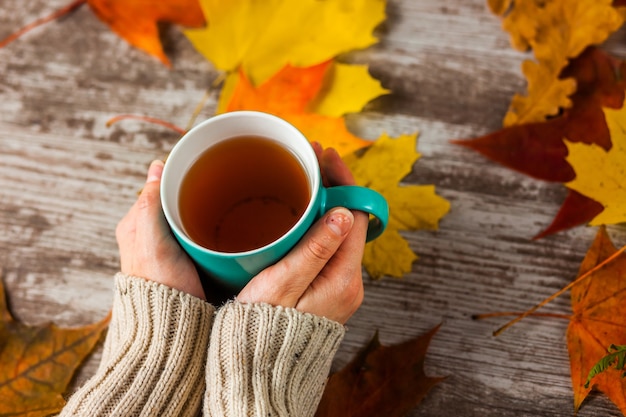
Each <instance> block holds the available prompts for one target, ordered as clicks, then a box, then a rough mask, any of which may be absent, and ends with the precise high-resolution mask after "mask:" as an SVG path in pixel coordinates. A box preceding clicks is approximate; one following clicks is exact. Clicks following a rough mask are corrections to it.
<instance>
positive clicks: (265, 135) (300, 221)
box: [161, 111, 389, 290]
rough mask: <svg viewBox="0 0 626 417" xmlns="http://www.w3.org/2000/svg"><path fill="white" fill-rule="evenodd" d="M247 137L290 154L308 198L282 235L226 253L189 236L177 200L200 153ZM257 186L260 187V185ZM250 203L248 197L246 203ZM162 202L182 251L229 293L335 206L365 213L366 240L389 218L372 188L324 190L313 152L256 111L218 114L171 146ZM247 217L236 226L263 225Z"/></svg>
mask: <svg viewBox="0 0 626 417" xmlns="http://www.w3.org/2000/svg"><path fill="white" fill-rule="evenodd" d="M245 137H254V138H256V139H258V140H261V141H270V142H271V143H272V144H273V145H272V146H276V145H277V146H280V147H281V148H282V149H284V150H286V151H288V152H289V154H290V155H291V156H293V157H294V158H295V159H296V160H297V162H298V165H299V168H300V169H301V170H302V171H303V174H304V175H303V178H304V181H305V184H306V185H308V194H307V196H308V200H305V201H304V203H303V205H302V212H301V213H297V216H296V217H295V218H294V220H293V222H294V224H293V225H291V226H289V228H288V230H287V231H286V232H284V233H282V232H281V235H280V236H278V237H277V238H275V239H273V240H272V241H270V242H268V243H265V244H263V245H262V246H261V247H252V248H245V249H243V250H235V251H232V250H228V251H224V250H221V249H219V247H218V248H216V247H210V245H207V244H205V243H204V242H202V241H200V240H199V239H197V238H196V236H193V233H189V231H190V230H191V229H190V227H189V226H188V225H187V226H186V225H185V220H184V217H185V216H184V215H181V212H182V213H183V214H184V213H185V210H186V207H185V205H190V204H193V203H189V202H188V201H187V200H183V199H181V189H182V188H183V187H184V186H185V185H184V182H185V181H188V180H187V179H186V177H187V176H188V175H190V170H191V169H192V167H193V166H194V164H196V162H197V161H198V160H199V158H200V156H201V155H203V154H206V153H207V151H211V150H212V149H215V151H216V152H217V149H218V147H217V146H218V145H219V146H221V147H222V148H224V145H225V144H226V146H228V145H227V142H228V141H230V143H231V144H234V143H235V142H234V140H235V139H237V138H245ZM257 159H259V158H257ZM214 161H216V164H217V163H219V162H223V161H220V158H217V159H215V160H214ZM226 164H227V165H228V166H230V167H231V168H233V167H235V169H239V168H241V169H240V170H244V168H248V167H247V166H245V165H248V164H249V162H245V161H238V160H236V161H234V162H228V163H226ZM238 164H239V165H241V167H239V166H238ZM260 174H261V173H260V172H259V175H250V178H249V179H248V180H249V181H251V180H252V179H253V178H254V179H255V180H258V178H256V177H262V175H260ZM282 176H283V177H290V176H292V174H290V173H287V174H284V175H282ZM207 177H208V176H207ZM210 177H211V178H218V179H219V182H220V183H221V184H222V186H225V187H227V189H229V190H230V189H236V188H237V187H239V186H240V185H237V184H236V183H234V180H232V178H231V177H232V175H220V173H219V171H218V172H217V173H213V174H212V175H211V176H210ZM261 181H263V180H261ZM231 182H233V183H232V184H231ZM306 185H305V187H306ZM257 188H262V184H261V187H257ZM196 193H197V192H196ZM210 198H212V197H211V196H209V201H211V200H210ZM249 199H250V198H249V197H248V198H247V200H249ZM215 200H216V199H214V200H213V201H215ZM247 200H246V201H247ZM220 201H221V200H220ZM161 204H162V207H163V212H164V214H165V218H166V220H167V222H168V224H169V226H170V228H171V230H172V232H173V234H174V236H175V237H176V239H177V240H178V242H179V243H180V245H181V246H182V248H183V249H184V250H185V252H187V254H189V256H190V257H191V258H192V259H193V261H194V262H195V263H196V265H197V266H198V267H199V268H200V269H201V270H202V271H203V272H204V273H205V274H206V275H207V276H208V277H209V279H211V280H214V281H216V282H217V283H219V284H221V286H223V287H227V288H229V289H233V290H238V289H241V288H243V287H244V286H245V285H246V284H247V283H248V282H249V281H250V279H251V278H252V277H254V276H255V275H256V274H258V273H259V272H261V271H262V270H263V269H265V268H266V267H268V266H270V265H272V264H274V263H276V262H277V261H278V260H280V259H281V258H282V257H284V256H285V255H286V254H287V252H289V250H290V249H291V248H293V247H294V246H295V245H296V244H297V243H298V241H299V240H300V239H301V238H302V236H304V234H305V233H306V232H307V230H308V229H309V228H310V227H311V225H312V224H313V223H314V222H315V221H316V220H317V219H319V218H320V217H321V216H322V215H323V214H324V213H326V212H327V211H329V210H330V209H332V208H333V207H346V208H349V209H353V210H361V211H364V212H367V213H369V214H370V223H369V226H368V231H367V240H368V241H369V240H372V239H375V238H376V237H378V236H379V235H380V234H381V233H382V232H383V231H384V229H385V227H386V226H387V222H388V219H389V207H388V205H387V202H386V201H385V199H384V197H383V196H382V195H380V194H379V193H377V192H376V191H374V190H371V189H369V188H365V187H360V186H355V185H349V186H337V187H328V188H327V187H324V186H323V185H322V179H321V173H320V168H319V164H318V160H317V157H316V156H315V151H314V150H313V148H312V147H311V145H310V144H309V142H308V140H307V139H306V138H305V137H304V136H303V135H302V133H300V131H299V130H298V129H296V128H295V127H294V126H292V125H291V124H289V123H288V122H286V121H285V120H283V119H281V118H278V117H276V116H273V115H270V114H267V113H261V112H254V111H237V112H230V113H225V114H221V115H219V116H215V117H212V118H210V119H207V120H205V121H204V122H202V123H200V124H198V125H197V126H195V127H194V128H192V129H191V130H189V131H188V132H187V133H186V134H185V135H184V136H183V137H182V138H181V139H180V140H179V141H178V143H177V144H176V145H175V146H174V148H173V149H172V151H171V153H170V154H169V156H168V158H167V161H166V163H165V168H164V170H163V176H162V179H161ZM237 204H238V203H235V204H234V205H231V207H234V206H236V205H237ZM209 209H210V207H209ZM208 217H210V216H207V218H208ZM247 217H250V218H246V219H239V221H237V222H236V223H239V227H245V226H243V225H246V224H252V225H254V223H255V222H257V223H258V222H261V223H262V222H264V221H265V220H264V218H263V216H262V215H261V214H258V215H256V213H255V215H254V216H252V215H248V216H247ZM211 227H213V226H211ZM215 227H216V228H220V227H221V226H220V225H217V226H215ZM232 234H236V233H232ZM231 238H232V236H231ZM235 240H236V239H235Z"/></svg>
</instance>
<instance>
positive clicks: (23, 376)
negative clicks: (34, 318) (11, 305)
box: [0, 281, 110, 417]
mask: <svg viewBox="0 0 626 417" xmlns="http://www.w3.org/2000/svg"><path fill="white" fill-rule="evenodd" d="M109 319H110V315H109V316H107V317H106V318H105V319H104V320H102V321H100V322H99V323H95V324H92V325H88V326H84V327H80V328H75V329H60V328H58V327H56V326H54V325H52V324H47V325H44V326H33V327H31V326H26V325H24V324H22V323H19V322H17V321H15V320H14V319H13V317H12V316H11V313H10V312H9V310H8V309H7V305H6V299H5V294H4V286H3V285H2V281H0V398H1V399H2V401H0V415H2V416H9V415H11V416H17V415H23V416H29V417H39V416H41V417H44V416H48V415H50V414H54V413H58V412H59V411H60V410H61V409H62V408H63V406H64V405H65V400H64V399H63V397H62V395H61V394H63V392H65V390H66V389H67V386H68V384H69V382H70V380H71V379H72V376H73V375H74V372H75V370H76V368H78V366H79V365H80V364H81V363H82V361H83V359H84V358H85V357H86V356H87V355H88V354H89V353H90V352H91V350H92V349H93V347H94V346H95V344H96V342H98V340H99V339H100V336H101V334H102V332H103V331H104V329H105V328H106V327H107V325H108V323H109Z"/></svg>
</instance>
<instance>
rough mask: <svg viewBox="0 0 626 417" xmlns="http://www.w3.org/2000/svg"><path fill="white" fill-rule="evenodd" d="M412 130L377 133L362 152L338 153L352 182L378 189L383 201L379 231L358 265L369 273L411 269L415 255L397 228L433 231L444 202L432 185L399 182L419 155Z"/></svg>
mask: <svg viewBox="0 0 626 417" xmlns="http://www.w3.org/2000/svg"><path fill="white" fill-rule="evenodd" d="M416 142H417V134H413V135H401V136H399V137H398V138H396V139H392V138H390V137H389V136H388V135H386V134H382V135H381V136H380V138H379V139H378V140H376V141H375V142H374V144H373V145H372V146H370V147H369V148H367V150H366V151H365V153H364V154H363V155H362V156H357V155H355V154H352V155H348V156H346V157H345V158H344V160H345V162H346V164H347V165H348V166H349V167H350V169H351V171H352V173H353V174H354V177H355V180H356V182H357V184H359V185H363V186H366V187H369V188H372V189H374V190H376V191H378V192H379V193H381V194H382V195H383V196H384V197H385V199H387V202H388V203H389V214H390V216H389V224H388V226H387V229H386V230H385V232H384V233H383V234H382V235H381V236H380V237H379V238H377V239H376V240H374V241H372V242H370V243H368V244H367V245H366V246H365V255H364V257H363V265H364V266H365V268H366V269H367V271H368V273H369V274H370V275H371V276H372V278H380V277H382V276H383V275H389V276H394V277H402V275H404V274H406V273H408V272H410V271H411V265H412V263H413V261H415V260H416V259H417V255H416V254H415V253H413V251H412V250H411V249H410V248H409V244H408V242H407V241H406V240H405V239H404V238H403V237H402V236H401V235H400V233H399V232H400V231H401V230H419V229H427V230H436V229H437V228H438V225H439V220H440V219H441V218H442V217H443V216H444V215H445V214H446V213H447V212H448V211H449V210H450V203H449V202H448V201H447V200H446V199H444V198H442V197H440V196H438V195H437V194H436V193H435V187H434V186H433V185H402V184H400V182H401V181H402V179H403V178H404V177H405V176H407V175H408V174H409V173H410V172H411V170H412V169H413V164H414V163H415V161H417V160H418V159H419V157H420V154H419V153H418V152H417V151H416Z"/></svg>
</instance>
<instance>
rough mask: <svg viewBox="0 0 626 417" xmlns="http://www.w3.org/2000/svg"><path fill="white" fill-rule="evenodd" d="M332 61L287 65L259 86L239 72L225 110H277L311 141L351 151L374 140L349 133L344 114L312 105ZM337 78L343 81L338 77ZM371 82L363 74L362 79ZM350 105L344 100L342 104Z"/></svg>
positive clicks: (360, 102)
mask: <svg viewBox="0 0 626 417" xmlns="http://www.w3.org/2000/svg"><path fill="white" fill-rule="evenodd" d="M333 65H334V64H333V62H332V61H327V62H324V63H322V64H318V65H315V66H313V67H309V68H295V67H292V66H286V67H285V68H283V69H282V70H281V71H279V72H278V73H277V74H275V75H274V76H272V77H271V78H270V79H268V80H267V81H266V82H264V83H263V84H261V85H259V86H258V87H254V86H253V85H252V83H251V82H250V81H249V80H248V78H247V77H246V76H245V74H244V73H243V72H240V73H239V80H238V83H237V84H236V85H234V86H233V87H232V94H231V96H230V98H229V101H228V103H227V105H226V109H225V110H226V111H235V110H257V111H263V112H266V113H271V114H274V115H276V116H278V117H281V118H283V119H285V120H287V121H288V122H290V123H291V124H293V125H294V126H295V127H297V128H298V129H299V130H300V131H301V132H302V133H303V134H304V136H306V137H307V139H309V140H310V141H312V142H319V143H320V144H321V145H322V146H324V147H331V146H332V147H334V148H335V149H336V150H337V151H338V152H339V154H340V155H346V154H349V153H350V152H353V151H354V150H356V149H360V148H363V147H365V146H368V145H370V144H371V142H370V141H368V140H365V139H361V138H359V137H357V136H355V135H353V134H352V133H350V132H349V131H348V128H347V127H346V122H345V120H344V119H343V118H342V117H331V116H324V115H321V114H316V113H314V112H313V110H311V109H310V108H309V106H310V105H311V103H314V102H315V100H316V98H317V97H318V96H319V95H320V94H321V92H322V90H323V87H324V83H325V80H326V75H327V72H328V70H329V69H331V68H332V67H333ZM334 80H335V82H342V81H343V80H342V79H337V78H336V77H334ZM369 82H370V81H369V79H368V78H366V77H363V83H365V84H367V83H369ZM363 101H364V100H363V98H362V97H359V96H355V97H354V101H353V103H358V104H359V105H364V104H365V103H364V102H363ZM349 105H350V104H347V103H344V104H343V105H342V106H344V107H343V108H346V106H349Z"/></svg>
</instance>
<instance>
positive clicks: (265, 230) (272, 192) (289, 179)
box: [179, 136, 311, 252]
mask: <svg viewBox="0 0 626 417" xmlns="http://www.w3.org/2000/svg"><path fill="white" fill-rule="evenodd" d="M310 194H311V192H310V189H309V181H308V179H307V175H306V173H305V171H304V169H303V167H302V165H301V164H300V162H299V161H298V159H296V157H295V156H294V155H292V154H291V152H289V151H288V150H287V149H285V148H283V147H282V146H281V145H279V144H278V143H276V142H274V141H272V140H269V139H267V138H262V137H257V136H240V137H235V138H231V139H228V140H225V141H222V142H219V143H217V144H216V145H214V146H212V147H211V148H209V149H208V150H206V151H205V152H204V153H203V154H201V155H200V156H199V157H198V159H197V160H196V161H195V162H194V163H193V165H192V166H191V167H190V168H189V171H188V172H187V173H186V175H185V177H184V178H183V181H182V184H181V188H180V194H179V210H180V219H181V223H182V225H183V228H184V229H185V232H186V233H187V234H188V236H189V237H190V238H191V239H192V240H194V241H195V242H196V243H198V244H199V245H201V246H204V247H206V248H208V249H212V250H215V251H219V252H244V251H249V250H252V249H256V248H260V247H262V246H265V245H267V244H268V243H271V242H273V241H275V240H276V239H278V238H279V237H280V236H282V235H283V234H285V232H287V231H288V230H289V229H290V228H291V227H292V226H293V225H294V224H295V223H296V222H297V221H298V219H299V218H300V217H301V216H302V214H303V213H304V211H305V210H306V207H307V205H308V203H309V200H310Z"/></svg>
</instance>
